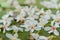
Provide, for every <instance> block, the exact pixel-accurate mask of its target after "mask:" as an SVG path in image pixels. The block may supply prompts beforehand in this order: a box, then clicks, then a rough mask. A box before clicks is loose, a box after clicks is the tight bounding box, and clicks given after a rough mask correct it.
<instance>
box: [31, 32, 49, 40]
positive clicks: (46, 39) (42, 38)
mask: <svg viewBox="0 0 60 40" xmlns="http://www.w3.org/2000/svg"><path fill="white" fill-rule="evenodd" d="M32 36H33V38H34V39H35V40H50V38H49V37H46V36H40V35H38V34H36V33H32Z"/></svg>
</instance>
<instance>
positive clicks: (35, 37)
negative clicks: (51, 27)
mask: <svg viewBox="0 0 60 40" xmlns="http://www.w3.org/2000/svg"><path fill="white" fill-rule="evenodd" d="M31 35H32V36H33V38H34V39H36V40H38V39H39V35H38V34H36V33H32V34H31Z"/></svg>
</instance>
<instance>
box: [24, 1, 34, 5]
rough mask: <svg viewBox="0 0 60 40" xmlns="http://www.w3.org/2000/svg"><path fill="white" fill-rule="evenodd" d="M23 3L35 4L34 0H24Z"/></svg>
mask: <svg viewBox="0 0 60 40" xmlns="http://www.w3.org/2000/svg"><path fill="white" fill-rule="evenodd" d="M25 4H35V0H26V1H25Z"/></svg>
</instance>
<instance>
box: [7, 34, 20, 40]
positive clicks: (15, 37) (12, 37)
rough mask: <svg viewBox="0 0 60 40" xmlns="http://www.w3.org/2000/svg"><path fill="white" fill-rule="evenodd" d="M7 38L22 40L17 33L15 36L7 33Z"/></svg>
mask: <svg viewBox="0 0 60 40" xmlns="http://www.w3.org/2000/svg"><path fill="white" fill-rule="evenodd" d="M6 37H7V38H9V39H10V40H20V39H19V38H18V34H17V33H15V34H14V35H12V34H9V33H6Z"/></svg>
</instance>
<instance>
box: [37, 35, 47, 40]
mask: <svg viewBox="0 0 60 40" xmlns="http://www.w3.org/2000/svg"><path fill="white" fill-rule="evenodd" d="M38 40H48V37H45V36H39V39H38Z"/></svg>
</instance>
